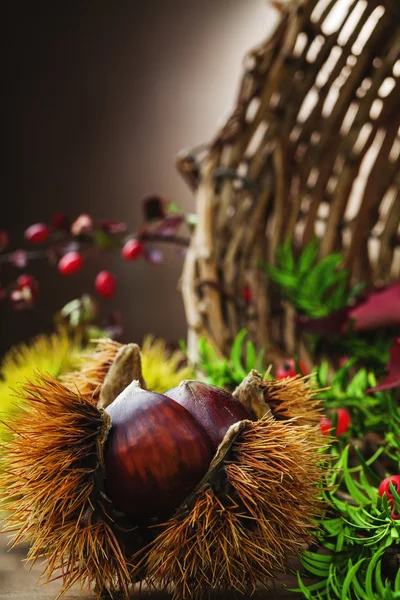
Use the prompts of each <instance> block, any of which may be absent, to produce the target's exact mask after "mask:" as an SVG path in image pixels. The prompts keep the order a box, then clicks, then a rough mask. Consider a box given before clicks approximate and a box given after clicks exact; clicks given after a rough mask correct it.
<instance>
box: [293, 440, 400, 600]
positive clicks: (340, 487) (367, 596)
mask: <svg viewBox="0 0 400 600" xmlns="http://www.w3.org/2000/svg"><path fill="white" fill-rule="evenodd" d="M350 452H351V448H350V446H348V445H347V446H346V447H345V448H344V450H343V451H342V452H339V453H337V461H336V465H335V467H334V469H333V471H332V477H331V481H330V482H329V483H330V485H331V489H330V490H329V491H326V492H325V493H324V494H325V499H326V500H327V502H328V503H329V505H330V511H329V512H328V513H327V514H326V516H325V518H324V519H323V520H322V521H321V522H320V523H318V526H319V533H318V542H319V549H318V551H313V550H307V551H305V552H304V553H303V554H302V555H301V557H300V561H301V565H302V567H303V569H302V572H301V573H300V572H298V573H297V578H298V588H296V590H292V591H297V592H301V593H302V594H303V596H304V598H307V599H309V598H310V599H311V598H312V599H314V598H315V599H321V600H322V599H327V600H330V599H333V598H337V599H339V600H353V599H354V600H373V599H374V598H377V599H382V600H384V599H386V598H393V599H394V598H398V597H399V595H400V575H399V573H398V572H397V574H396V568H395V567H394V568H391V565H390V558H391V556H392V551H393V550H394V552H396V548H397V552H399V548H400V546H399V542H400V520H395V519H392V518H391V509H390V507H389V506H388V503H387V500H386V497H385V496H384V497H383V498H379V496H378V492H377V488H376V486H375V484H373V483H371V481H370V477H371V473H373V471H372V469H371V465H373V464H374V462H375V461H376V460H377V459H378V454H381V452H382V451H381V450H380V451H379V452H378V453H377V454H376V455H375V456H373V457H372V458H371V459H370V460H368V461H363V464H361V465H359V466H356V467H351V466H350V465H349V457H350ZM396 496H397V495H396ZM397 499H398V500H400V497H399V496H397ZM310 578H311V579H312V580H314V581H313V582H312V583H310V582H309V580H310ZM305 579H307V582H306V581H305Z"/></svg>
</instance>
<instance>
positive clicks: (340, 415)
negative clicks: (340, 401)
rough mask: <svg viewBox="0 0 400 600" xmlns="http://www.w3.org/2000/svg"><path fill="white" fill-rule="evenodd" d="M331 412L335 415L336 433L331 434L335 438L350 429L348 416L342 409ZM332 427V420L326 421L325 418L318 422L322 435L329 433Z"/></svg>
mask: <svg viewBox="0 0 400 600" xmlns="http://www.w3.org/2000/svg"><path fill="white" fill-rule="evenodd" d="M333 412H334V413H335V414H337V425H336V431H335V432H333V433H334V435H337V436H339V435H343V434H344V433H346V431H347V430H348V429H349V427H350V415H349V413H348V412H347V410H345V409H344V408H337V409H335V410H334V411H333ZM332 425H333V421H332V419H328V418H327V417H322V418H321V420H320V422H319V426H320V429H321V432H322V433H323V434H324V435H328V434H329V433H331V429H332Z"/></svg>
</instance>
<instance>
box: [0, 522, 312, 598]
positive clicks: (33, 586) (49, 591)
mask: <svg viewBox="0 0 400 600" xmlns="http://www.w3.org/2000/svg"><path fill="white" fill-rule="evenodd" d="M7 543H8V537H7V534H3V535H0V599H1V600H3V599H7V600H39V599H40V600H55V598H56V597H57V594H58V593H59V591H60V583H59V582H56V581H54V582H52V583H49V584H48V585H46V586H43V585H40V584H38V582H37V580H38V578H39V576H40V574H41V570H42V569H41V565H40V564H37V565H35V566H34V568H33V569H32V570H31V571H29V569H28V568H27V567H26V566H25V565H24V563H23V560H24V558H25V552H26V549H25V548H24V547H19V548H18V547H17V548H14V549H13V550H11V551H8V549H7ZM63 598H64V600H78V599H80V600H89V598H91V600H93V596H88V595H86V594H84V593H82V592H81V591H80V590H79V589H73V590H71V592H69V593H68V594H67V595H66V596H64V597H63ZM131 598H139V595H138V593H133V594H132V596H131ZM140 598H142V599H145V600H151V599H153V600H170V599H171V596H170V595H168V594H164V593H161V592H160V593H154V592H152V593H149V592H142V594H141V595H140ZM230 598H231V599H232V600H233V599H235V600H237V599H238V598H243V599H244V598H247V599H248V598H249V595H247V596H240V595H239V596H238V595H234V594H232V595H229V596H227V595H225V594H224V595H220V596H218V595H216V596H215V599H216V600H217V599H218V600H229V599H230ZM298 598H300V596H297V595H296V594H292V593H289V592H285V591H284V590H279V589H277V590H274V591H270V592H259V593H257V594H255V595H253V596H252V599H254V600H256V599H257V600H261V599H266V600H267V599H268V600H275V599H276V600H296V599H298Z"/></svg>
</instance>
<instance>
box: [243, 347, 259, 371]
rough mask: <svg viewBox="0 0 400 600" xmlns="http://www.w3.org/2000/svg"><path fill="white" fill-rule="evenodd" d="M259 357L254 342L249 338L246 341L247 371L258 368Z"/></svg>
mask: <svg viewBox="0 0 400 600" xmlns="http://www.w3.org/2000/svg"><path fill="white" fill-rule="evenodd" d="M256 363H257V357H256V349H255V347H254V344H253V343H252V342H251V341H250V340H247V342H246V371H247V373H250V371H251V370H252V369H256V368H257V367H256Z"/></svg>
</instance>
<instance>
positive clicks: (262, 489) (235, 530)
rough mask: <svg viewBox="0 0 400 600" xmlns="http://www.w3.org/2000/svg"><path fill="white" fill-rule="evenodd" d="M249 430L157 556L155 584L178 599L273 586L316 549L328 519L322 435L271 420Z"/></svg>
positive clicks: (156, 548)
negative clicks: (321, 521) (319, 522)
mask: <svg viewBox="0 0 400 600" xmlns="http://www.w3.org/2000/svg"><path fill="white" fill-rule="evenodd" d="M243 423H246V424H245V427H244V428H243V430H242V431H240V432H239V433H238V435H237V438H236V439H235V441H234V443H233V445H232V446H231V449H230V450H229V451H228V453H227V454H226V455H225V456H223V457H222V458H221V459H220V463H219V466H220V469H219V472H218V473H216V467H215V465H214V467H211V469H210V472H209V475H207V476H206V478H205V480H204V481H203V482H202V484H201V485H200V486H199V488H198V489H197V490H196V491H195V493H194V494H193V495H192V496H191V498H190V499H189V500H188V501H187V502H186V503H185V506H184V507H183V508H182V509H181V510H180V511H178V512H177V514H176V516H175V518H174V519H172V520H171V521H169V522H168V523H167V525H166V528H165V530H164V531H162V532H161V533H160V535H159V536H158V537H157V538H156V540H155V543H154V545H153V547H152V548H151V550H150V553H149V556H148V558H147V561H146V571H147V572H148V577H149V581H150V582H151V583H152V584H153V585H161V586H162V587H167V588H169V587H172V588H173V589H174V590H175V597H176V598H190V597H196V598H204V597H208V596H209V594H210V593H211V592H212V591H213V590H216V589H218V590H222V591H224V590H228V589H237V590H238V591H239V592H241V593H245V592H248V591H254V590H255V589H256V587H257V586H258V585H260V584H261V585H264V586H268V584H269V583H270V582H271V579H272V578H273V576H274V574H276V572H277V571H283V570H284V569H285V565H286V563H287V561H288V559H289V557H290V556H291V555H293V554H296V553H298V552H299V551H301V549H302V548H303V547H304V544H307V543H310V542H311V541H312V539H313V531H315V520H316V519H317V518H318V517H320V516H321V514H322V513H323V510H324V506H323V504H322V502H321V500H320V491H321V488H322V487H323V483H324V477H325V459H324V454H322V453H321V451H320V445H319V444H318V443H317V440H316V435H315V433H314V431H313V429H315V428H314V427H312V426H310V425H299V424H298V421H297V420H296V419H292V420H290V421H286V422H280V421H275V420H274V419H273V417H272V416H270V415H268V416H266V417H264V418H263V419H261V420H259V421H257V422H255V423H252V422H243ZM210 473H212V475H211V477H210Z"/></svg>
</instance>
